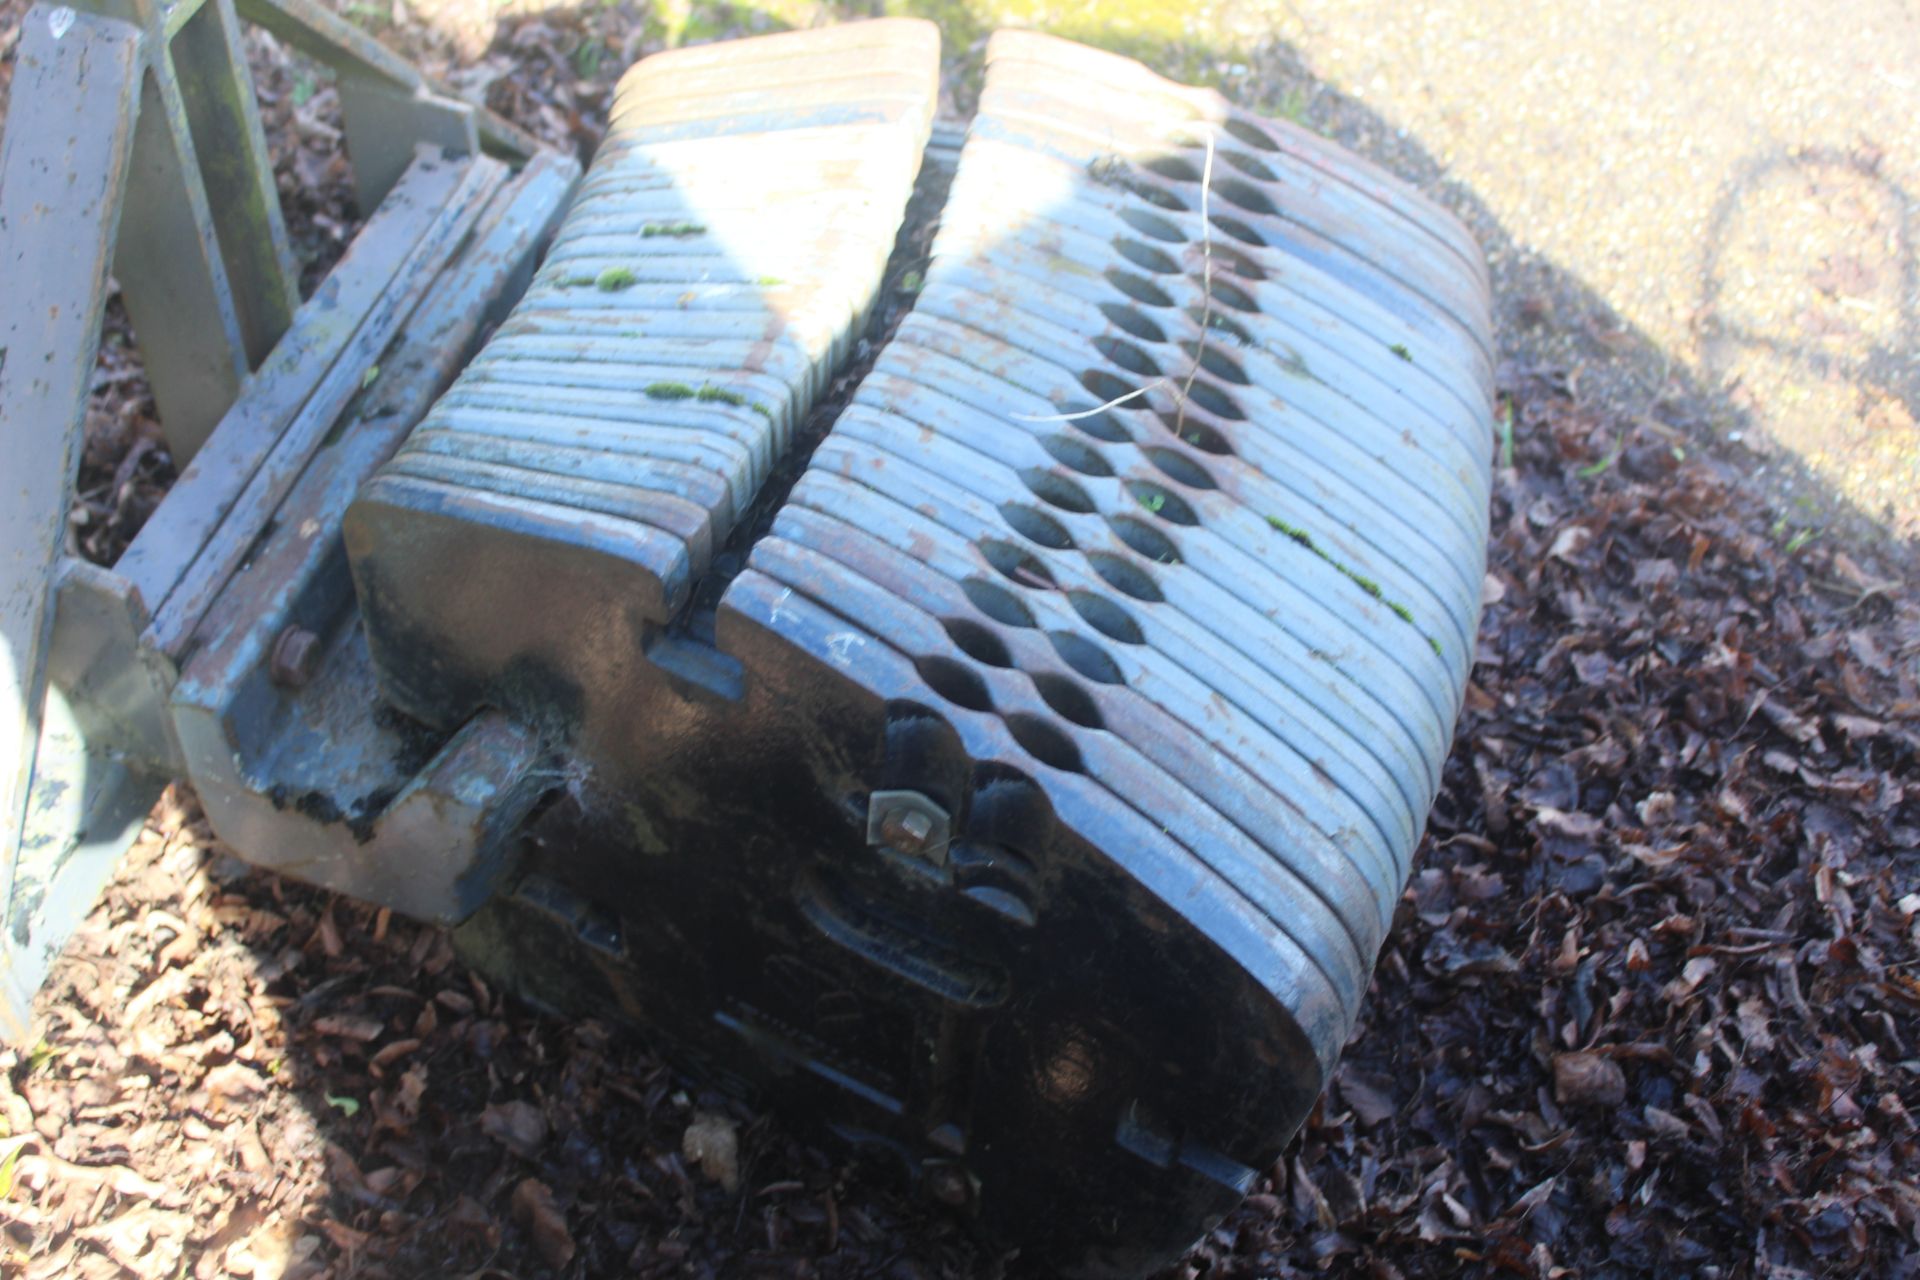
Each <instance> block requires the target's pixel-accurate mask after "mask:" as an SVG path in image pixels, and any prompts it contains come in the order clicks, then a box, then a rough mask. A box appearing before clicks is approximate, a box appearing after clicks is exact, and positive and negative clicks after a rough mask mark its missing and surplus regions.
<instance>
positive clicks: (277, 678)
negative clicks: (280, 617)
mask: <svg viewBox="0 0 1920 1280" xmlns="http://www.w3.org/2000/svg"><path fill="white" fill-rule="evenodd" d="M319 669H320V637H319V636H317V635H315V634H314V633H313V632H311V631H309V630H307V629H306V628H305V627H288V628H287V629H286V630H285V631H282V632H281V633H280V635H279V637H278V638H277V639H276V640H274V642H273V653H272V655H271V656H270V657H269V658H268V659H267V676H268V678H269V679H271V680H272V681H273V682H274V683H275V684H277V685H279V686H280V687H281V688H283V689H299V688H304V687H305V686H306V685H307V683H308V682H310V681H311V680H312V679H313V677H314V674H315V673H316V672H317V671H319Z"/></svg>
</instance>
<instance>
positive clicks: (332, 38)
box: [238, 0, 542, 163]
mask: <svg viewBox="0 0 1920 1280" xmlns="http://www.w3.org/2000/svg"><path fill="white" fill-rule="evenodd" d="M238 4H239V14H240V16H241V17H242V18H245V19H246V20H247V21H248V22H251V23H253V24H254V25H255V26H258V27H262V28H264V29H265V30H267V31H269V32H271V33H272V34H273V35H274V36H275V37H277V38H278V39H280V40H283V41H285V42H286V43H287V44H289V45H292V46H293V47H294V48H295V49H298V50H299V51H300V52H301V53H304V54H306V55H307V56H308V57H309V58H312V59H313V60H314V61H316V62H320V63H324V64H325V65H327V66H329V67H332V68H333V69H334V70H335V71H337V72H339V73H340V74H341V76H342V78H343V79H344V78H346V77H348V76H351V77H353V78H355V79H358V80H362V81H368V80H372V81H383V82H385V83H387V84H389V85H392V86H394V87H395V88H398V89H402V90H407V91H409V92H411V91H414V90H423V91H424V92H425V93H427V94H441V93H443V92H444V91H443V90H442V89H440V87H439V86H437V85H435V84H434V83H433V82H432V81H431V80H429V79H428V78H427V77H426V76H424V75H422V74H421V73H420V72H419V70H418V69H417V68H415V67H414V66H413V65H412V64H411V63H409V62H408V61H407V60H406V59H405V58H402V57H401V56H400V55H399V54H397V53H394V52H393V51H392V50H391V49H388V48H387V47H386V46H385V45H383V44H381V43H380V42H379V41H378V40H375V39H374V38H373V37H372V36H370V35H368V34H367V33H366V32H364V31H362V30H360V28H358V27H356V26H354V25H353V24H352V23H351V22H348V21H347V20H346V19H345V18H342V17H340V16H339V15H337V14H335V13H332V12H331V11H329V10H327V9H324V8H322V7H321V6H320V5H318V4H315V3H313V0H238ZM475 127H476V128H477V129H478V130H479V136H480V145H481V146H482V147H483V148H485V150H486V152H487V154H488V155H491V156H496V157H498V158H500V159H502V160H508V161H511V162H514V163H519V162H521V161H524V160H527V159H529V158H531V157H532V156H534V155H536V154H538V153H539V152H540V151H541V150H542V148H541V145H540V142H539V140H538V139H536V138H535V137H533V135H532V134H529V133H527V132H526V131H525V130H523V129H521V128H519V127H517V126H515V125H512V124H509V123H507V122H506V121H505V120H503V119H501V118H500V117H499V116H497V115H495V114H494V113H493V112H491V111H488V110H485V109H484V108H479V107H476V108H475Z"/></svg>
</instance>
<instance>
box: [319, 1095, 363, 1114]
mask: <svg viewBox="0 0 1920 1280" xmlns="http://www.w3.org/2000/svg"><path fill="white" fill-rule="evenodd" d="M326 1098H327V1105H328V1106H330V1107H332V1108H334V1109H335V1110H337V1111H339V1112H340V1113H341V1114H342V1115H344V1116H346V1117H347V1119H349V1120H351V1119H353V1117H355V1116H357V1115H359V1114H360V1100H359V1099H358V1098H349V1097H347V1096H346V1095H344V1094H332V1093H329V1094H327V1095H326Z"/></svg>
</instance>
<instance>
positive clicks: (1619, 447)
mask: <svg viewBox="0 0 1920 1280" xmlns="http://www.w3.org/2000/svg"><path fill="white" fill-rule="evenodd" d="M1625 448H1626V443H1625V442H1624V441H1622V440H1615V441H1614V442H1613V448H1611V449H1609V450H1608V451H1607V456H1606V457H1604V458H1602V459H1600V461H1598V462H1593V463H1589V464H1587V465H1586V466H1584V467H1582V468H1580V473H1579V474H1580V478H1581V479H1582V480H1591V479H1593V478H1594V477H1595V476H1599V475H1604V474H1606V473H1607V472H1609V471H1611V470H1613V464H1614V463H1616V462H1618V461H1620V454H1621V452H1622V451H1623V450H1624V449H1625Z"/></svg>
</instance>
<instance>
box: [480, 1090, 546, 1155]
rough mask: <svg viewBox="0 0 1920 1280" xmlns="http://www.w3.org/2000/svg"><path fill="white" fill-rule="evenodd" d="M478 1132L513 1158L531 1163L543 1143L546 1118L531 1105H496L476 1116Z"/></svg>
mask: <svg viewBox="0 0 1920 1280" xmlns="http://www.w3.org/2000/svg"><path fill="white" fill-rule="evenodd" d="M480 1131H481V1132H482V1133H484V1134H486V1135H487V1136H488V1137H489V1138H492V1139H493V1140H494V1141H495V1142H498V1143H500V1144H501V1145H502V1146H504V1147H506V1148H507V1150H509V1151H511V1152H513V1153H514V1154H515V1155H517V1156H522V1157H524V1158H526V1159H528V1160H532V1159H534V1158H536V1157H538V1156H539V1154H540V1148H541V1147H542V1146H543V1145H544V1144H545V1143H546V1140H547V1119H546V1117H545V1116H543V1115H541V1114H540V1108H538V1107H536V1106H534V1105H533V1104H532V1103H531V1102H521V1101H518V1100H516V1101H512V1102H498V1103H495V1104H494V1105H493V1106H490V1107H488V1108H487V1109H486V1110H484V1111H482V1112H481V1113H480Z"/></svg>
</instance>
